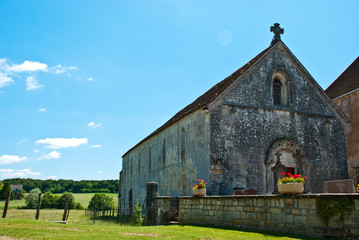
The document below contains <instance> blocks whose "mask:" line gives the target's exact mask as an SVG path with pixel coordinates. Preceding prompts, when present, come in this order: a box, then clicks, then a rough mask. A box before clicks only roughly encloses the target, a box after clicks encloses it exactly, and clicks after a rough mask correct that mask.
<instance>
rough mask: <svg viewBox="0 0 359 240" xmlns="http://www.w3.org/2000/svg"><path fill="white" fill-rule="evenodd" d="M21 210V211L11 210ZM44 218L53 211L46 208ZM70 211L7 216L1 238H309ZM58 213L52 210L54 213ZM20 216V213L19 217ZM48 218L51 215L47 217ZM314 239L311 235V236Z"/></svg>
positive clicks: (2, 226)
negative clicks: (64, 216)
mask: <svg viewBox="0 0 359 240" xmlns="http://www.w3.org/2000/svg"><path fill="white" fill-rule="evenodd" d="M11 211H23V210H11ZM45 211H48V212H49V213H44V214H43V217H44V215H46V218H47V217H49V216H50V215H52V214H51V212H52V211H57V210H45ZM76 212H81V211H73V212H71V213H70V219H72V220H69V224H59V223H51V222H46V221H44V219H43V218H41V217H40V218H41V219H43V220H39V221H36V220H30V219H17V218H6V219H0V226H1V228H0V239H1V240H12V239H85V240H86V239H154V238H159V239H214V240H215V239H249V240H250V239H266V240H271V239H287V240H288V239H311V238H301V237H293V236H288V235H280V234H274V233H269V232H265V233H264V232H260V233H258V232H250V231H239V230H235V229H221V228H211V227H199V226H181V225H172V226H142V227H139V226H129V225H119V224H114V223H112V222H103V221H99V220H97V221H96V223H95V224H94V225H93V224H92V222H91V221H89V220H87V221H89V222H87V223H86V222H84V221H83V220H75V221H74V220H73V219H76V218H84V217H83V211H82V215H81V213H80V214H79V213H76ZM56 215H58V213H55V212H54V213H53V216H56ZM18 217H20V216H18ZM50 218H51V217H50ZM312 239H313V238H312Z"/></svg>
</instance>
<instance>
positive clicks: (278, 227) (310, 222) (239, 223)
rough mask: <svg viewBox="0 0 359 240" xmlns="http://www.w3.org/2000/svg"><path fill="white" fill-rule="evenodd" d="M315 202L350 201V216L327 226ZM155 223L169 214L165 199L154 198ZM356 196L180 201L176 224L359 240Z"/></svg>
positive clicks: (182, 199)
mask: <svg viewBox="0 0 359 240" xmlns="http://www.w3.org/2000/svg"><path fill="white" fill-rule="evenodd" d="M318 198H321V199H327V200H328V199H337V200H338V199H339V201H340V199H352V201H353V205H352V208H351V211H350V212H346V213H345V214H344V217H343V221H341V220H340V216H334V217H332V218H330V219H329V223H328V226H327V227H326V226H325V223H324V222H323V221H322V220H321V218H320V217H319V215H318V212H317V210H318V203H317V200H318ZM155 201H156V206H157V209H156V211H157V216H156V217H157V223H158V224H164V223H166V216H168V215H169V214H170V200H169V198H168V197H157V198H156V200H155ZM358 219H359V195H358V194H304V195H298V196H284V195H254V196H213V197H199V198H198V197H197V198H195V197H180V198H179V224H195V225H210V226H219V227H221V226H225V227H236V228H243V229H253V230H268V231H273V232H283V233H290V234H298V235H307V236H317V237H323V236H336V237H339V236H354V237H358V238H359V225H358V222H357V221H358Z"/></svg>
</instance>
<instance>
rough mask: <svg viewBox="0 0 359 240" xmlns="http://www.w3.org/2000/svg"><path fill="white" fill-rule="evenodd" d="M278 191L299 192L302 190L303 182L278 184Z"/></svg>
mask: <svg viewBox="0 0 359 240" xmlns="http://www.w3.org/2000/svg"><path fill="white" fill-rule="evenodd" d="M277 186H278V192H279V193H281V194H301V193H303V192H304V184H303V183H301V182H300V183H286V184H283V183H282V184H278V185H277Z"/></svg>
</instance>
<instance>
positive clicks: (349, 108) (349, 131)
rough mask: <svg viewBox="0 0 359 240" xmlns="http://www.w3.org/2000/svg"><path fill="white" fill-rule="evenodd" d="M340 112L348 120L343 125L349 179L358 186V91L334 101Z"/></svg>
mask: <svg viewBox="0 0 359 240" xmlns="http://www.w3.org/2000/svg"><path fill="white" fill-rule="evenodd" d="M334 102H335V104H337V105H338V107H339V108H340V110H342V111H343V112H344V114H345V115H346V116H347V117H348V118H349V121H350V122H349V123H347V124H346V125H345V137H346V143H347V154H348V170H349V177H350V178H352V179H353V180H354V183H355V186H357V184H359V141H358V139H359V104H358V103H359V91H356V92H354V93H351V94H348V95H346V96H344V97H341V98H338V99H336V100H334Z"/></svg>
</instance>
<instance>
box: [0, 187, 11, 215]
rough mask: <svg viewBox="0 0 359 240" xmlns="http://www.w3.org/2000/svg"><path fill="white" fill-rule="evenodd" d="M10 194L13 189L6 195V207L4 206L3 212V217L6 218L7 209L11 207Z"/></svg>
mask: <svg viewBox="0 0 359 240" xmlns="http://www.w3.org/2000/svg"><path fill="white" fill-rule="evenodd" d="M10 195H11V191H9V192H8V193H7V195H6V201H5V207H4V211H3V213H2V218H6V214H7V209H8V208H9V202H10Z"/></svg>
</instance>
